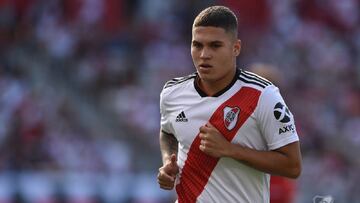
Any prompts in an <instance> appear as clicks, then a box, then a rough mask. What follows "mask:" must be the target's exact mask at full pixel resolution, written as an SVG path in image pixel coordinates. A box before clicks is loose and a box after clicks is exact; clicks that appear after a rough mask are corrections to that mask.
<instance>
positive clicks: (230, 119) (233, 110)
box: [224, 106, 240, 130]
mask: <svg viewBox="0 0 360 203" xmlns="http://www.w3.org/2000/svg"><path fill="white" fill-rule="evenodd" d="M239 113H240V109H239V107H228V106H226V107H225V108H224V124H225V127H226V128H227V129H228V130H232V129H233V128H234V127H235V126H236V123H237V121H238V117H239Z"/></svg>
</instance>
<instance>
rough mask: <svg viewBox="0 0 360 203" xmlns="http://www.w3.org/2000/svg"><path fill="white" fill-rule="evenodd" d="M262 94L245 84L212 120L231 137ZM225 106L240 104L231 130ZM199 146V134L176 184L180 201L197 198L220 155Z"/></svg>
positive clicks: (186, 202)
mask: <svg viewBox="0 0 360 203" xmlns="http://www.w3.org/2000/svg"><path fill="white" fill-rule="evenodd" d="M259 96H260V91H258V90H256V89H253V88H249V87H242V88H241V89H240V90H239V91H238V92H237V93H236V94H234V95H233V96H232V97H231V98H230V99H228V100H227V101H226V102H224V103H223V104H221V105H220V106H219V107H218V108H217V109H216V111H215V112H214V114H213V115H212V116H211V118H210V120H209V122H210V123H211V124H212V125H213V126H214V127H216V128H217V129H218V130H219V131H220V133H221V134H222V135H223V136H224V137H225V138H226V139H227V140H229V141H231V140H232V139H233V137H234V136H235V134H236V132H237V131H238V130H239V128H240V127H241V126H242V125H243V124H244V122H245V121H246V120H247V119H248V117H249V116H250V115H251V114H252V113H253V112H254V110H255V108H256V105H257V102H258V99H259ZM226 106H228V107H239V108H240V114H239V116H238V120H237V123H236V125H235V127H234V128H233V129H232V130H230V131H229V130H228V129H227V128H226V127H225V124H224V111H223V109H224V108H225V107H226ZM199 146H200V138H199V134H198V135H197V136H196V138H195V139H194V141H193V143H192V144H191V147H190V149H189V152H188V156H187V159H186V161H185V165H184V167H183V169H182V172H181V177H180V183H179V184H178V185H177V186H176V192H177V195H178V202H179V203H193V202H196V199H197V197H198V196H199V195H200V194H201V192H202V191H203V190H204V187H205V185H206V184H207V182H208V180H209V177H210V175H211V173H212V171H213V170H214V168H215V166H216V164H217V162H218V160H219V158H214V157H211V156H209V155H206V154H205V153H203V152H202V151H201V150H200V149H199Z"/></svg>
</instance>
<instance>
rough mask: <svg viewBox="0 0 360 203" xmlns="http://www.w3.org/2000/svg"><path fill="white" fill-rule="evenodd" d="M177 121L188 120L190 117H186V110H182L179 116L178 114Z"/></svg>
mask: <svg viewBox="0 0 360 203" xmlns="http://www.w3.org/2000/svg"><path fill="white" fill-rule="evenodd" d="M175 122H188V119H187V118H186V116H185V113H184V111H182V112H181V113H179V115H178V116H176V120H175Z"/></svg>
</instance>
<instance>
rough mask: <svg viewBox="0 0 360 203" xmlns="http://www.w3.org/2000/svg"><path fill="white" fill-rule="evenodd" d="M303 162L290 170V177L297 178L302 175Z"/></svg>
mask: <svg viewBox="0 0 360 203" xmlns="http://www.w3.org/2000/svg"><path fill="white" fill-rule="evenodd" d="M301 170H302V168H301V164H300V163H299V164H296V165H295V166H293V167H292V168H291V169H290V170H289V174H288V178H291V179H297V178H298V177H299V176H300V175H301Z"/></svg>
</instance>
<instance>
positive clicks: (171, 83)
mask: <svg viewBox="0 0 360 203" xmlns="http://www.w3.org/2000/svg"><path fill="white" fill-rule="evenodd" d="M195 77H196V73H192V74H190V75H187V76H182V77H177V78H173V79H171V80H169V81H167V82H166V83H165V85H164V88H163V89H167V88H169V87H174V86H177V85H181V84H183V83H184V82H186V81H189V80H191V79H194V78H195Z"/></svg>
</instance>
